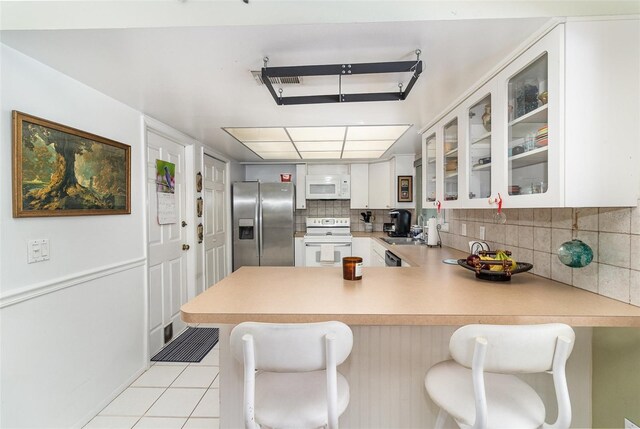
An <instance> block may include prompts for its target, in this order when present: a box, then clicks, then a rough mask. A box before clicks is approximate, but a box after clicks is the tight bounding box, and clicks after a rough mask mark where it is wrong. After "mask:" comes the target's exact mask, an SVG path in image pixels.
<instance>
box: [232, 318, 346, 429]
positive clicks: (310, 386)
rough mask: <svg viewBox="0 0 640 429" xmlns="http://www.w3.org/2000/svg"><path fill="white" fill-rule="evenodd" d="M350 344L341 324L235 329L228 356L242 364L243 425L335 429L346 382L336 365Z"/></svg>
mask: <svg viewBox="0 0 640 429" xmlns="http://www.w3.org/2000/svg"><path fill="white" fill-rule="evenodd" d="M352 346H353V333H352V332H351V329H350V328H349V327H348V326H347V325H345V324H344V323H341V322H322V323H300V324H274V323H255V322H245V323H241V324H239V325H238V326H236V327H235V328H234V329H233V331H231V352H232V353H233V356H234V357H235V359H236V360H238V361H240V362H244V406H243V410H244V422H245V427H246V428H247V429H256V428H259V427H260V426H261V425H264V426H267V427H270V428H279V429H281V428H283V429H284V428H296V429H299V428H318V427H322V426H327V427H328V428H329V429H337V428H338V417H339V416H340V415H341V414H342V413H343V412H344V410H345V409H346V408H347V405H348V404H349V384H348V383H347V380H346V379H345V378H344V376H343V375H342V374H340V373H338V371H337V369H336V367H337V366H338V365H340V364H341V363H342V362H344V360H345V359H346V358H347V357H348V356H349V354H350V353H351V348H352ZM256 370H258V372H257V373H256Z"/></svg>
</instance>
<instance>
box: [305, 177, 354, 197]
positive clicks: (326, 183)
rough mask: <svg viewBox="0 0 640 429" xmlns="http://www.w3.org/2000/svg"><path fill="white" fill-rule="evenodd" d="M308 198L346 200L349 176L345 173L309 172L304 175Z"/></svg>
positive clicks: (349, 189)
mask: <svg viewBox="0 0 640 429" xmlns="http://www.w3.org/2000/svg"><path fill="white" fill-rule="evenodd" d="M306 182H307V183H306V185H307V199H308V200H348V199H349V198H351V176H349V175H347V174H333V175H332V174H327V175H325V174H321V175H316V174H309V175H307V176H306Z"/></svg>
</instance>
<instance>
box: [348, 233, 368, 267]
mask: <svg viewBox="0 0 640 429" xmlns="http://www.w3.org/2000/svg"><path fill="white" fill-rule="evenodd" d="M351 256H359V257H361V258H362V266H364V267H369V266H371V239H370V238H369V237H353V241H352V242H351Z"/></svg>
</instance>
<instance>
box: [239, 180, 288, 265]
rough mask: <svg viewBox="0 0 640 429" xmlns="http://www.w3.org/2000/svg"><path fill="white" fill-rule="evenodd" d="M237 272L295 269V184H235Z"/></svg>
mask: <svg viewBox="0 0 640 429" xmlns="http://www.w3.org/2000/svg"><path fill="white" fill-rule="evenodd" d="M232 195H233V270H234V271H235V270H237V269H238V268H240V267H242V266H245V265H250V266H258V265H260V266H293V265H294V244H293V243H294V241H293V235H294V232H295V217H294V211H295V199H294V198H295V193H294V188H293V183H259V182H235V183H234V184H233V189H232Z"/></svg>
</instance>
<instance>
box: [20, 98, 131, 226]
mask: <svg viewBox="0 0 640 429" xmlns="http://www.w3.org/2000/svg"><path fill="white" fill-rule="evenodd" d="M130 213H131V146H128V145H125V144H122V143H118V142H116V141H113V140H109V139H107V138H104V137H100V136H96V135H94V134H90V133H87V132H84V131H80V130H77V129H75V128H71V127H68V126H66V125H61V124H57V123H55V122H51V121H47V120H46V119H42V118H37V117H35V116H31V115H27V114H25V113H21V112H18V111H15V110H14V111H13V217H39V216H81V215H108V214H130Z"/></svg>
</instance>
